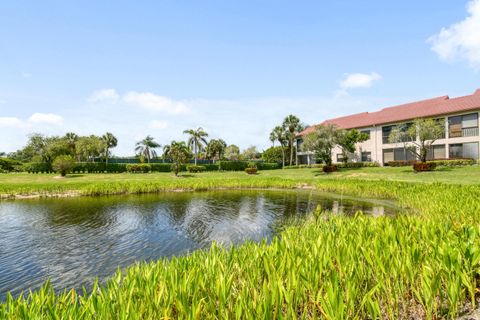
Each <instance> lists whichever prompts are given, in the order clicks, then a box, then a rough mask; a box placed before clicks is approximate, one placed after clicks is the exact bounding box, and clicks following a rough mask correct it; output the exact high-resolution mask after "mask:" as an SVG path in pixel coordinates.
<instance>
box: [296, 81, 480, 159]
mask: <svg viewBox="0 0 480 320" xmlns="http://www.w3.org/2000/svg"><path fill="white" fill-rule="evenodd" d="M479 113H480V89H478V90H477V91H475V93H474V94H472V95H468V96H463V97H456V98H449V97H448V96H442V97H437V98H432V99H427V100H422V101H417V102H412V103H407V104H402V105H398V106H393V107H387V108H384V109H381V110H380V111H376V112H363V113H358V114H353V115H349V116H345V117H339V118H335V119H329V120H325V121H324V122H322V123H321V125H324V124H334V125H336V126H338V127H339V128H343V129H357V130H359V131H361V132H365V133H366V134H368V136H369V139H368V140H367V141H365V142H361V143H358V144H357V148H356V151H355V153H354V154H352V155H351V157H350V160H351V161H354V162H359V161H362V162H378V163H379V164H381V165H384V164H386V163H388V162H389V161H401V160H413V159H415V155H414V154H413V153H411V152H410V151H409V150H408V149H406V148H405V147H404V144H403V143H389V139H388V137H389V135H390V132H391V131H392V129H394V128H395V127H396V126H401V128H408V127H409V126H411V125H412V122H413V120H415V119H418V118H430V119H435V120H437V121H439V122H441V123H443V124H444V125H445V132H444V135H443V137H442V138H441V139H438V140H436V141H435V142H434V144H433V146H432V148H431V150H430V152H429V154H428V158H429V159H447V158H449V159H454V158H472V159H475V160H478V159H479V143H480V136H479V130H478V117H479ZM317 126H318V125H314V126H311V127H308V128H307V129H305V130H304V131H302V132H300V133H299V135H298V136H297V143H296V146H297V157H298V158H297V160H298V163H299V164H312V163H314V162H315V160H314V154H313V152H308V151H307V152H305V151H301V150H300V146H301V144H302V141H303V137H304V136H305V135H307V134H309V133H311V132H314V131H315V128H316V127H317ZM332 159H333V162H341V161H342V152H341V149H340V148H339V147H335V149H334V150H333V154H332Z"/></svg>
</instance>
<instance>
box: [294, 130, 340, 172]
mask: <svg viewBox="0 0 480 320" xmlns="http://www.w3.org/2000/svg"><path fill="white" fill-rule="evenodd" d="M337 133H338V130H337V127H336V126H334V125H321V126H318V127H317V129H316V130H315V131H314V132H312V133H310V134H308V135H306V136H305V138H304V140H303V144H302V146H301V150H302V151H313V152H315V155H316V157H317V158H318V159H320V160H321V161H322V162H323V163H325V164H326V165H327V166H331V165H332V150H333V148H335V146H336V145H337V143H338V135H337Z"/></svg>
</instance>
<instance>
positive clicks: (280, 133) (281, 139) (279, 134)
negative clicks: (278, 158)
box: [270, 126, 292, 168]
mask: <svg viewBox="0 0 480 320" xmlns="http://www.w3.org/2000/svg"><path fill="white" fill-rule="evenodd" d="M272 137H274V138H275V140H277V141H278V143H280V147H282V168H283V167H285V146H286V144H287V142H288V139H287V134H286V132H285V130H284V128H283V127H282V126H276V127H275V128H273V130H272V132H270V138H272ZM290 151H292V149H290ZM290 153H291V152H290ZM291 157H292V155H290V158H291Z"/></svg>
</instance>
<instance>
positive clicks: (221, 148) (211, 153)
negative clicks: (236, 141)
mask: <svg viewBox="0 0 480 320" xmlns="http://www.w3.org/2000/svg"><path fill="white" fill-rule="evenodd" d="M226 148H227V143H226V142H225V141H223V140H222V139H212V140H210V141H209V142H208V144H207V148H206V152H207V158H208V159H212V160H213V161H215V160H220V159H222V157H223V154H224V153H225V149H226Z"/></svg>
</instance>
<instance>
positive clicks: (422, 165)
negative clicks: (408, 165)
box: [413, 162, 437, 172]
mask: <svg viewBox="0 0 480 320" xmlns="http://www.w3.org/2000/svg"><path fill="white" fill-rule="evenodd" d="M436 167H437V164H436V163H435V162H417V163H415V164H413V170H415V172H422V171H433V170H435V168H436Z"/></svg>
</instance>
